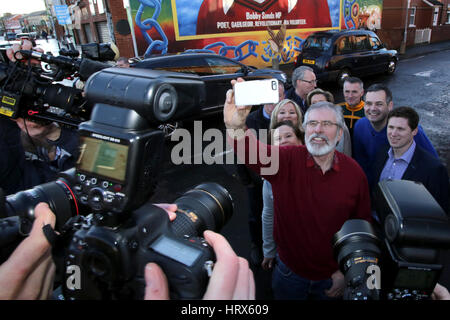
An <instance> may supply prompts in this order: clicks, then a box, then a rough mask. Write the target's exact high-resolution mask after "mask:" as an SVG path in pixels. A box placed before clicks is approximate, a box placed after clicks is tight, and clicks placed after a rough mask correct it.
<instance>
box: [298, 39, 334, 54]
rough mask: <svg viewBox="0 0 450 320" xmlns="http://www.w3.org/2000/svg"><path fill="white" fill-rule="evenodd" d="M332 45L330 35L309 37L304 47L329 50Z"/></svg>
mask: <svg viewBox="0 0 450 320" xmlns="http://www.w3.org/2000/svg"><path fill="white" fill-rule="evenodd" d="M330 46H331V38H329V37H308V38H307V39H306V40H305V43H304V44H303V49H316V50H318V51H327V50H328V49H329V48H330Z"/></svg>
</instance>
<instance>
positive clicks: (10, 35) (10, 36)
mask: <svg viewBox="0 0 450 320" xmlns="http://www.w3.org/2000/svg"><path fill="white" fill-rule="evenodd" d="M16 37H17V35H16V33H15V32H7V33H6V34H5V40H6V41H11V40H16Z"/></svg>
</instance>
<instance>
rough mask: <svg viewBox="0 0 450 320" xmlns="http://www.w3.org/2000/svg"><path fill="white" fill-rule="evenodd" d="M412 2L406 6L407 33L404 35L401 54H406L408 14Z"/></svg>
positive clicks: (406, 28) (409, 0)
mask: <svg viewBox="0 0 450 320" xmlns="http://www.w3.org/2000/svg"><path fill="white" fill-rule="evenodd" d="M410 3H411V0H408V1H407V4H406V13H405V31H404V33H403V41H402V43H401V45H400V54H405V52H406V41H407V40H408V13H409V5H410Z"/></svg>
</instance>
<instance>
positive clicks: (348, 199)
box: [224, 79, 371, 300]
mask: <svg viewBox="0 0 450 320" xmlns="http://www.w3.org/2000/svg"><path fill="white" fill-rule="evenodd" d="M238 81H243V80H242V79H238ZM234 83H235V81H232V84H233V85H234ZM250 109H251V106H236V105H235V103H234V93H233V90H229V91H228V92H227V98H226V101H225V105H224V122H225V126H226V128H227V134H228V141H229V143H230V145H232V146H233V148H234V150H235V152H236V154H237V156H238V157H239V158H240V159H241V160H242V161H243V162H244V163H245V164H246V165H247V166H248V167H249V168H250V169H252V170H254V171H255V172H256V173H258V174H260V175H262V176H263V177H264V178H265V179H267V180H268V181H269V182H270V183H271V184H272V189H273V197H274V229H273V234H274V240H275V242H276V244H277V250H278V256H277V258H276V265H275V268H274V271H273V275H272V287H273V292H274V297H275V298H276V299H299V300H306V299H329V298H336V297H339V296H340V295H341V294H342V292H343V289H344V285H345V284H344V279H343V275H342V273H341V272H340V271H339V269H338V265H337V263H336V261H335V259H334V258H333V252H332V248H331V245H330V243H331V240H332V237H333V235H334V234H335V233H336V232H337V231H338V230H339V229H340V228H341V227H342V225H343V224H344V222H345V221H347V220H348V219H365V220H368V221H370V220H371V218H370V197H369V187H368V184H367V180H366V177H365V175H364V172H363V171H362V170H361V168H360V167H359V166H358V164H357V163H356V162H355V161H354V160H353V159H351V158H349V157H347V156H346V155H344V154H342V153H340V152H337V151H335V148H336V142H337V141H339V139H340V138H341V136H342V127H343V126H344V118H343V116H342V111H341V108H340V107H337V106H335V105H334V104H332V103H329V102H319V103H316V104H314V105H312V106H311V107H310V108H309V109H308V111H307V112H306V114H305V117H304V123H303V127H304V129H305V142H306V146H286V147H276V146H271V145H266V144H263V143H261V142H259V141H258V140H257V138H256V137H255V135H254V134H253V133H252V132H251V131H250V130H246V126H245V120H246V118H247V115H248V113H249V111H250ZM255 146H256V148H254V147H255ZM255 153H257V154H255ZM261 155H268V157H269V158H270V160H272V161H273V162H277V164H278V166H274V165H273V163H270V164H269V165H268V163H269V162H270V161H267V159H263V157H262V156H261ZM255 159H256V161H255ZM255 162H256V163H255ZM269 166H270V167H271V168H272V169H273V167H275V168H277V169H273V170H271V172H270V173H269V172H267V170H266V169H267V168H268V167H269Z"/></svg>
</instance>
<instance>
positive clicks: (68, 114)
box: [0, 50, 110, 127]
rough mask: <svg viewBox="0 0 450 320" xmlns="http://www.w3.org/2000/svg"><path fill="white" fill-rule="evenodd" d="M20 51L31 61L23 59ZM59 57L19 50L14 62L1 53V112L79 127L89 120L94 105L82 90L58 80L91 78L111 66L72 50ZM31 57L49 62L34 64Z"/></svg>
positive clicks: (2, 113)
mask: <svg viewBox="0 0 450 320" xmlns="http://www.w3.org/2000/svg"><path fill="white" fill-rule="evenodd" d="M19 53H20V55H21V57H22V58H23V59H28V62H26V63H23V62H21V61H20V59H19ZM62 53H63V54H61V55H59V56H53V55H51V54H44V53H41V52H37V51H31V50H20V51H18V52H16V54H15V57H16V60H17V62H14V63H13V62H11V61H9V60H8V58H7V56H6V51H5V50H3V51H2V52H1V55H0V115H3V116H6V117H9V118H12V119H17V118H18V117H22V118H30V119H36V120H38V121H41V122H42V123H48V122H51V121H56V122H59V123H61V124H66V125H70V126H75V127H76V126H77V125H78V124H79V123H80V122H82V121H85V120H88V119H89V117H90V112H91V110H92V106H91V105H89V104H86V100H85V99H84V97H83V95H82V90H80V89H77V88H74V87H70V86H66V85H63V84H61V83H58V82H60V81H62V80H64V79H66V78H71V79H73V78H79V79H81V80H82V81H85V80H87V79H88V78H89V77H90V76H91V75H92V74H93V73H95V72H97V71H99V70H101V69H104V68H108V67H110V65H109V64H106V63H104V62H100V61H94V60H92V59H86V58H82V59H79V58H77V57H76V56H75V54H74V53H72V52H62ZM31 59H35V60H38V61H40V62H45V63H47V66H51V67H50V68H48V70H46V69H45V68H43V66H42V65H41V64H32V63H31Z"/></svg>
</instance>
